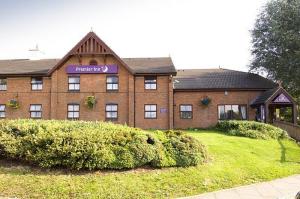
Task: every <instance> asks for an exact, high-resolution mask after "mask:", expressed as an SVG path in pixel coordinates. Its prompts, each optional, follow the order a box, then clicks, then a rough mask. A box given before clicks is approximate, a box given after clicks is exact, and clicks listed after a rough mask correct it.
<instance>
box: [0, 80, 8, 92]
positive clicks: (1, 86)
mask: <svg viewBox="0 0 300 199" xmlns="http://www.w3.org/2000/svg"><path fill="white" fill-rule="evenodd" d="M6 90H7V78H0V91H6Z"/></svg>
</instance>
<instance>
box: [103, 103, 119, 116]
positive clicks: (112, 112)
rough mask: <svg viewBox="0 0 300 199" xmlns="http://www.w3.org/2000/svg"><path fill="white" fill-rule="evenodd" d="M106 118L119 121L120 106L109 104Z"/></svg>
mask: <svg viewBox="0 0 300 199" xmlns="http://www.w3.org/2000/svg"><path fill="white" fill-rule="evenodd" d="M105 118H106V119H107V120H117V119H118V105H117V104H107V105H106V107H105Z"/></svg>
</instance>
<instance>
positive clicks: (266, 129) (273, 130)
mask: <svg viewBox="0 0 300 199" xmlns="http://www.w3.org/2000/svg"><path fill="white" fill-rule="evenodd" d="M216 128H217V129H218V130H221V131H224V132H225V133H226V134H229V135H236V136H243V137H249V138H255V139H279V138H285V137H288V135H287V132H286V131H284V130H282V129H280V128H277V127H275V126H272V125H270V124H265V123H260V122H254V121H238V120H228V121H220V122H218V124H217V126H216Z"/></svg>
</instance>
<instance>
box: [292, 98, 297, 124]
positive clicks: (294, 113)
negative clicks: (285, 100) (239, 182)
mask: <svg viewBox="0 0 300 199" xmlns="http://www.w3.org/2000/svg"><path fill="white" fill-rule="evenodd" d="M297 117H298V110H297V104H295V103H294V104H293V123H294V124H297Z"/></svg>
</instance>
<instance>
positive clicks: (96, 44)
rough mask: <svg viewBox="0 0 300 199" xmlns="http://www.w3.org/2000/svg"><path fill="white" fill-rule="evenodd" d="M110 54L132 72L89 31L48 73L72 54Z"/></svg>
mask: <svg viewBox="0 0 300 199" xmlns="http://www.w3.org/2000/svg"><path fill="white" fill-rule="evenodd" d="M86 54H88V55H91V54H92V55H95V54H98V55H99V54H100V55H112V56H114V57H115V58H116V59H117V60H118V61H119V62H121V64H123V65H124V66H125V68H126V69H127V70H128V71H129V72H130V73H132V72H133V71H131V69H130V68H129V67H128V65H127V64H126V63H124V62H123V60H122V59H121V58H120V57H119V56H118V55H117V54H116V53H115V52H114V51H113V50H112V49H111V48H110V47H108V45H107V44H106V43H105V42H104V41H102V40H101V39H100V38H99V37H98V35H96V34H95V33H94V32H89V33H88V34H86V36H84V37H83V38H82V39H81V40H80V41H79V42H78V43H77V44H76V45H75V46H74V47H73V48H72V49H71V50H70V51H69V52H68V53H67V54H66V55H65V56H64V57H63V58H62V59H61V60H60V61H59V62H58V63H57V64H56V65H55V66H54V67H53V68H51V69H50V70H49V71H48V75H50V74H52V73H53V71H55V70H56V69H57V68H59V67H61V66H62V65H63V64H64V63H65V62H66V61H67V60H68V59H69V57H70V56H72V55H79V56H80V55H86Z"/></svg>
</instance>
